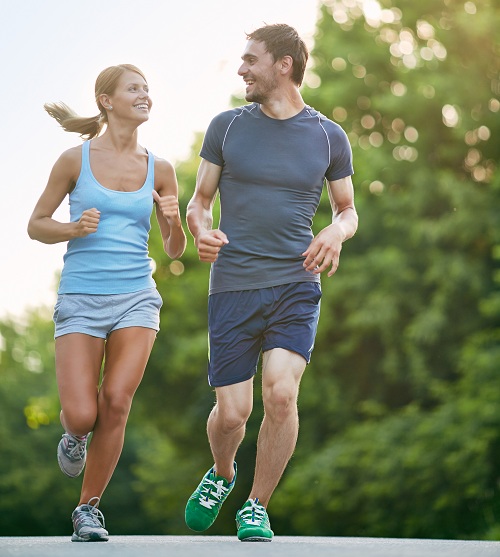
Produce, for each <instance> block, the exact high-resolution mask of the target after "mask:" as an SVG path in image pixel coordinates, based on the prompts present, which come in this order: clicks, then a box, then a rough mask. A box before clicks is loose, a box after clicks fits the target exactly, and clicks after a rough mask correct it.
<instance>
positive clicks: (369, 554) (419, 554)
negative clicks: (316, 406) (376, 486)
mask: <svg viewBox="0 0 500 557" xmlns="http://www.w3.org/2000/svg"><path fill="white" fill-rule="evenodd" d="M256 554H258V556H259V557H275V556H277V557H282V556H283V557H285V556H286V557H326V556H328V557H493V556H495V557H500V542H489V541H472V540H467V541H460V540H420V539H399V538H331V537H291V536H290V537H288V536H275V538H274V539H273V541H272V542H271V543H242V542H240V541H238V540H237V538H236V537H229V536H111V537H110V539H109V541H108V542H99V543H72V542H71V541H70V537H69V536H68V537H0V557H7V556H8V557H10V556H16V557H68V556H69V557H84V556H85V557H164V556H166V557H198V556H199V557H226V556H228V557H229V556H230V557H245V556H247V555H248V556H251V555H253V556H254V557H255V555H256Z"/></svg>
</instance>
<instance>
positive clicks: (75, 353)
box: [28, 64, 186, 541]
mask: <svg viewBox="0 0 500 557" xmlns="http://www.w3.org/2000/svg"><path fill="white" fill-rule="evenodd" d="M95 99H96V102H97V106H98V108H99V115H98V116H96V117H93V118H82V117H79V116H78V115H77V114H75V113H74V112H73V111H72V110H71V109H69V108H68V107H67V106H66V105H64V104H62V103H57V104H47V105H45V109H46V110H47V112H48V113H49V114H50V115H51V116H52V117H54V118H55V119H56V120H57V121H58V122H59V123H60V124H61V126H62V127H63V128H64V129H65V130H66V131H71V132H77V133H79V134H80V136H81V137H82V138H84V139H86V140H87V141H85V142H84V143H83V145H79V146H77V147H73V148H72V149H69V150H67V151H65V152H64V153H63V154H62V155H61V156H60V157H59V159H58V160H57V162H56V163H55V165H54V167H53V169H52V172H51V174H50V177H49V181H48V183H47V187H46V188H45V190H44V192H43V193H42V195H41V197H40V199H39V200H38V203H37V204H36V206H35V209H34V211H33V214H32V216H31V218H30V221H29V225H28V234H29V235H30V237H31V238H33V239H35V240H39V241H40V242H43V243H46V244H53V243H56V242H66V241H68V248H67V252H66V254H65V256H64V267H63V270H62V274H61V281H60V285H59V290H58V299H57V303H56V306H55V309H54V322H55V354H56V376H57V384H58V389H59V396H60V400H61V415H60V416H61V424H62V426H63V428H64V430H65V433H64V435H63V436H62V439H61V441H60V442H59V445H58V447H57V458H58V462H59V466H60V468H61V470H62V471H63V472H64V473H65V474H66V475H67V476H70V477H76V476H78V475H79V474H80V473H81V472H82V470H83V468H84V467H85V473H84V477H83V484H82V490H81V496H80V501H79V503H78V506H77V507H76V509H75V510H74V511H73V514H72V519H73V526H74V533H73V536H72V541H106V540H107V539H108V532H107V531H106V530H105V524H104V516H103V515H102V512H101V511H100V510H99V509H98V505H99V501H100V498H101V496H102V494H103V492H104V490H105V488H106V486H107V485H108V482H109V481H110V479H111V476H112V475H113V472H114V470H115V467H116V464H117V462H118V459H119V457H120V453H121V451H122V447H123V441H124V434H125V426H126V422H127V418H128V415H129V411H130V407H131V404H132V398H133V396H134V393H135V391H136V389H137V387H138V386H139V383H140V382H141V379H142V376H143V374H144V369H145V367H146V363H147V361H148V358H149V355H150V352H151V349H152V347H153V343H154V340H155V337H156V333H157V332H158V330H159V310H160V307H161V305H162V300H161V297H160V295H159V294H158V292H157V290H156V285H155V282H154V280H153V278H152V271H151V260H150V258H149V256H148V245H147V240H148V233H149V229H150V216H151V211H152V208H153V200H154V201H155V202H156V216H157V220H158V223H159V228H160V231H161V234H162V238H163V245H164V249H165V251H166V253H167V254H168V255H169V256H170V257H171V258H172V259H175V258H178V257H180V256H181V255H182V253H183V252H184V248H185V246H186V236H185V234H184V231H183V228H182V224H181V219H180V213H179V204H178V186H177V179H176V175H175V171H174V168H173V167H172V165H171V164H170V163H169V162H167V161H166V160H163V159H159V158H157V157H155V156H154V155H152V154H151V153H150V152H148V151H147V150H146V149H145V148H144V147H141V146H140V145H139V144H138V142H137V128H138V127H139V126H140V125H141V124H142V123H143V122H146V121H147V120H148V119H149V112H150V110H151V106H152V102H151V98H150V96H149V90H148V85H147V82H146V79H145V77H144V75H143V74H142V72H141V71H140V70H139V69H138V68H136V67H135V66H132V65H129V64H122V65H119V66H112V67H110V68H107V69H105V70H104V71H102V72H101V73H100V75H99V76H98V78H97V81H96V85H95ZM104 125H106V128H105V131H104V133H102V134H100V132H101V130H102V128H103V127H104ZM66 195H69V203H70V221H71V222H69V223H61V222H57V221H56V220H54V219H53V218H52V216H53V214H54V212H55V211H56V209H57V208H58V207H59V206H60V205H61V203H62V201H63V200H64V198H65V197H66ZM101 366H103V370H102V381H101V382H100V385H99V381H100V375H101ZM89 433H92V442H91V443H90V444H89V447H88V455H87V441H88V436H89Z"/></svg>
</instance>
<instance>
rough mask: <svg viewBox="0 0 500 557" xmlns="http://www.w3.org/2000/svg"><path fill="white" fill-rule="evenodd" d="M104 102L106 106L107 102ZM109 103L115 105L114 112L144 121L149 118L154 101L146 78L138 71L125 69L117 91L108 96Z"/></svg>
mask: <svg viewBox="0 0 500 557" xmlns="http://www.w3.org/2000/svg"><path fill="white" fill-rule="evenodd" d="M103 104H104V105H105V106H106V103H105V102H103ZM108 104H109V105H110V106H112V107H113V109H112V112H113V114H115V115H116V116H119V117H121V118H126V119H129V118H130V119H133V120H135V121H136V120H137V119H139V120H140V121H141V122H143V121H146V120H148V119H149V112H150V110H151V107H152V106H153V101H152V100H151V97H150V96H149V87H148V84H147V83H146V81H145V79H144V78H143V77H142V76H141V75H139V74H138V73H136V72H133V71H125V72H124V73H123V74H122V75H121V77H120V79H119V80H118V84H117V86H116V89H115V92H114V93H113V94H112V95H109V96H108ZM108 116H109V112H108Z"/></svg>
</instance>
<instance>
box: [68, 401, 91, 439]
mask: <svg viewBox="0 0 500 557" xmlns="http://www.w3.org/2000/svg"><path fill="white" fill-rule="evenodd" d="M96 419H97V407H94V408H86V407H79V408H75V407H74V406H73V407H71V408H65V407H63V410H62V412H61V423H62V425H63V427H64V428H65V430H66V431H67V432H69V433H71V434H73V435H87V433H90V432H91V431H93V429H94V425H95V422H96Z"/></svg>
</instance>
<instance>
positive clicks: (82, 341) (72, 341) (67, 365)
mask: <svg viewBox="0 0 500 557" xmlns="http://www.w3.org/2000/svg"><path fill="white" fill-rule="evenodd" d="M55 352H56V377H57V386H58V389H59V398H60V401H61V423H62V426H63V427H64V429H65V430H66V431H67V432H68V433H71V434H72V435H77V436H82V435H87V433H89V432H90V431H92V430H93V429H94V424H95V421H96V418H97V392H98V386H99V375H100V372H101V365H102V359H103V356H104V339H101V338H97V337H92V336H90V335H84V334H81V333H71V334H67V335H63V336H60V337H58V338H56V341H55Z"/></svg>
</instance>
